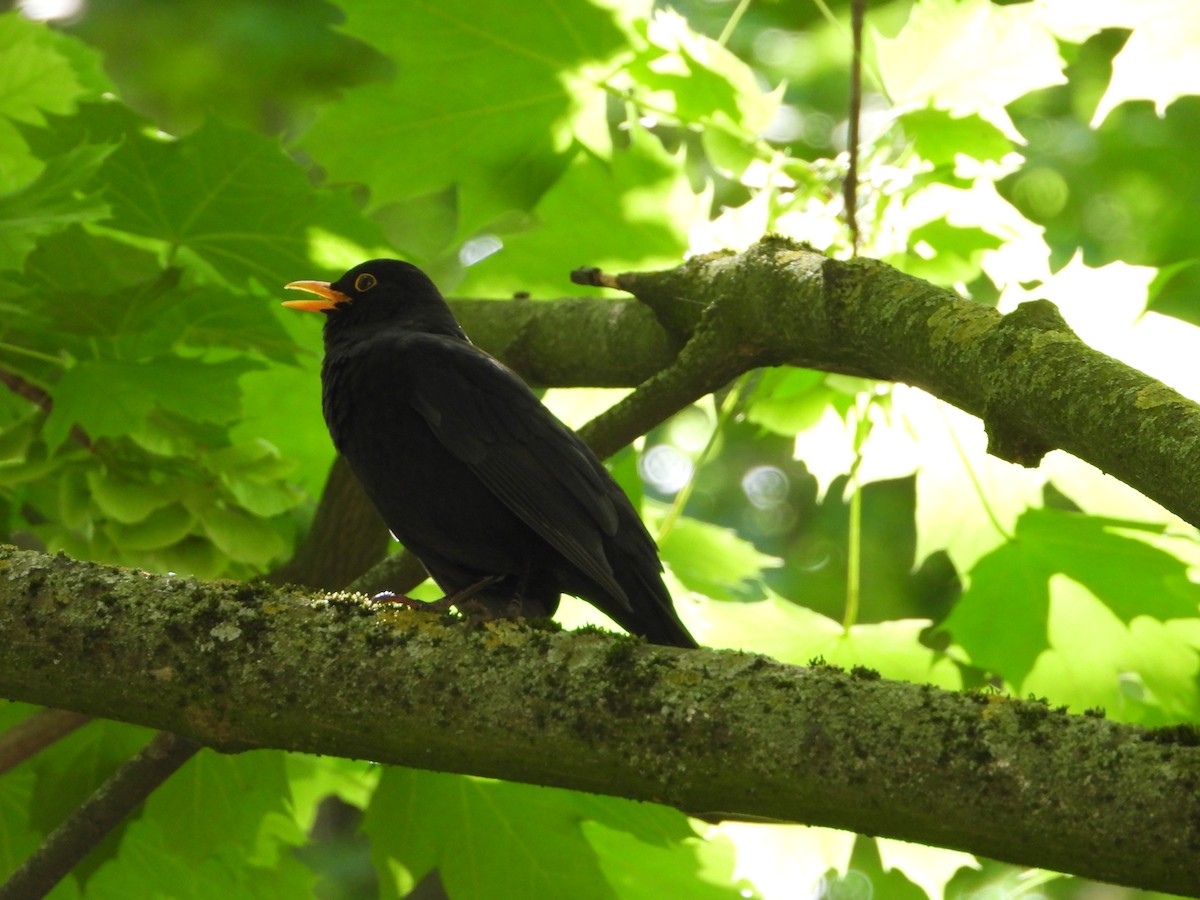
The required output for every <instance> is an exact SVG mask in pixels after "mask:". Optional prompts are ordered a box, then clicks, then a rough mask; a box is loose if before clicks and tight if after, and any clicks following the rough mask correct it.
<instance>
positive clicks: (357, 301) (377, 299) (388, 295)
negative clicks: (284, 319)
mask: <svg viewBox="0 0 1200 900" xmlns="http://www.w3.org/2000/svg"><path fill="white" fill-rule="evenodd" d="M285 287H287V288H291V289H293V290H298V291H307V292H308V293H310V294H316V298H314V299H311V300H285V301H284V303H283V305H284V306H287V307H289V308H291V309H299V310H304V311H306V312H323V313H325V314H326V316H327V317H328V318H327V319H326V322H325V333H326V335H327V336H333V335H336V334H338V333H347V334H349V333H351V332H357V331H360V330H364V329H370V330H374V329H378V328H384V327H388V326H397V327H401V328H406V329H409V330H412V331H424V332H428V333H432V334H445V335H449V336H451V337H458V338H463V339H464V340H465V339H466V335H464V334H463V331H462V328H460V327H459V325H458V322H457V321H455V318H454V314H453V313H452V312H450V307H449V306H447V305H446V300H445V298H443V297H442V294H441V292H440V291H439V290H438V289H437V286H436V285H434V283H433V282H432V281H430V279H429V276H428V275H426V274H425V273H424V272H422V271H421V270H420V269H418V268H417V267H416V266H414V265H412V264H411V263H406V262H401V261H400V260H398V259H371V260H367V262H365V263H359V264H358V265H357V266H355V267H354V268H353V269H350V270H349V271H348V272H346V274H345V275H343V276H342V277H341V278H339V279H338V280H337V281H333V282H329V281H293V282H291V283H290V284H287V285H285Z"/></svg>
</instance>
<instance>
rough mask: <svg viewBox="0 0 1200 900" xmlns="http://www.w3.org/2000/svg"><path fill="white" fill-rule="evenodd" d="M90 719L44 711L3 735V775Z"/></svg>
mask: <svg viewBox="0 0 1200 900" xmlns="http://www.w3.org/2000/svg"><path fill="white" fill-rule="evenodd" d="M90 720H91V716H85V715H84V714H83V713H77V712H70V711H69V710H65V709H43V710H39V711H38V712H35V713H34V714H33V715H31V716H30V717H29V718H28V719H25V720H24V721H22V722H18V723H17V724H16V725H14V726H13V727H12V728H10V729H8V731H6V732H4V734H0V774H3V773H4V772H7V771H8V770H9V769H11V768H13V767H14V766H17V765H20V764H21V763H23V762H24V761H25V760H27V759H29V757H31V756H34V755H35V754H37V753H39V752H40V751H42V750H44V749H45V748H46V747H49V746H50V745H51V744H53V743H54V742H55V741H57V740H59V739H60V738H62V737H65V736H66V735H68V734H70V733H71V732H72V731H74V730H75V729H76V728H78V727H79V726H80V725H82V724H84V723H85V722H88V721H90Z"/></svg>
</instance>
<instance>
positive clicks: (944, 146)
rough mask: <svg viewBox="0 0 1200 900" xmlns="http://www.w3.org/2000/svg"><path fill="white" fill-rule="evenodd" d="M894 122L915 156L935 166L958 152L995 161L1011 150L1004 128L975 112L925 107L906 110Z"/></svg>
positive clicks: (949, 160) (947, 163) (950, 163)
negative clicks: (953, 111)
mask: <svg viewBox="0 0 1200 900" xmlns="http://www.w3.org/2000/svg"><path fill="white" fill-rule="evenodd" d="M896 123H897V124H898V125H899V126H900V127H901V128H902V129H903V130H904V134H905V136H906V137H907V138H908V139H909V140H910V141H912V148H913V151H914V152H915V153H916V154H917V156H919V157H921V159H923V160H926V161H927V162H930V163H932V164H933V165H934V166H938V167H942V166H946V167H950V166H953V165H954V164H955V160H956V158H957V157H958V156H959V155H960V154H961V155H964V156H969V157H971V158H972V159H977V160H980V161H981V162H999V161H1000V160H1002V159H1003V158H1004V157H1005V156H1007V155H1008V154H1009V153H1011V152H1012V151H1013V142H1012V141H1011V140H1009V138H1007V137H1006V136H1005V135H1004V132H1002V131H1001V130H1000V129H999V128H997V127H996V126H995V125H993V124H992V123H990V122H987V121H984V120H983V119H981V118H980V117H979V116H977V115H964V116H955V115H951V114H950V113H948V112H946V111H944V110H940V109H934V108H932V107H926V108H924V109H913V110H909V111H908V112H906V113H904V114H902V115H901V116H899V117H897V119H896Z"/></svg>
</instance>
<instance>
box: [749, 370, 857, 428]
mask: <svg viewBox="0 0 1200 900" xmlns="http://www.w3.org/2000/svg"><path fill="white" fill-rule="evenodd" d="M834 394H835V392H833V391H831V390H829V389H828V388H827V387H825V373H824V372H818V371H816V370H815V369H795V368H791V367H783V366H780V367H778V368H774V369H766V370H764V371H763V373H762V377H761V378H760V379H759V381H758V384H756V385H755V387H754V394H753V395H752V396H751V398H750V403H749V405H748V406H747V408H746V418H747V419H748V420H750V421H751V422H753V423H754V424H755V425H761V426H762V427H763V428H766V429H768V430H770V431H773V432H775V433H776V434H782V435H784V436H786V437H791V436H793V435H795V434H796V433H798V432H800V431H803V430H804V429H806V428H809V427H811V426H813V425H815V424H816V423H817V421H818V420H819V419H820V418H821V415H822V414H823V413H824V412H825V408H826V407H827V406H829V403H830V401H831V399H832V397H833V396H834ZM838 396H839V397H840V396H842V395H840V394H839V395H838Z"/></svg>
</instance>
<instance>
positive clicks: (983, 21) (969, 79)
mask: <svg viewBox="0 0 1200 900" xmlns="http://www.w3.org/2000/svg"><path fill="white" fill-rule="evenodd" d="M875 50H876V58H877V60H878V63H879V71H880V73H881V74H882V76H883V81H884V86H885V88H886V89H887V92H888V95H889V96H890V97H891V98H892V100H893V101H894V102H895V103H896V104H898V105H911V106H914V107H920V106H925V105H927V104H930V103H932V104H933V105H934V106H936V107H938V108H939V109H946V110H951V111H953V112H956V113H960V114H965V113H972V112H988V113H991V114H993V115H996V114H999V115H1003V113H1002V112H1001V110H1002V107H1004V106H1005V105H1007V104H1009V103H1011V102H1012V101H1013V100H1015V99H1016V98H1017V97H1020V96H1021V95H1022V94H1026V93H1029V92H1030V91H1033V90H1037V89H1038V88H1043V87H1049V86H1050V85H1054V84H1062V83H1063V82H1064V81H1065V78H1064V76H1063V65H1064V64H1063V60H1062V58H1061V57H1060V56H1059V53H1058V46H1057V45H1056V43H1055V41H1054V36H1053V35H1052V34H1051V33H1050V31H1049V30H1048V29H1047V27H1046V25H1045V23H1044V22H1043V21H1042V19H1041V18H1040V14H1039V10H1038V7H1037V5H1036V4H1032V3H1019V4H1013V5H1009V6H997V5H996V4H994V3H991V2H989V0H961V2H960V0H924V2H921V3H917V4H914V5H913V7H912V12H911V13H910V15H909V19H908V22H907V23H906V24H905V26H904V28H902V29H901V31H900V33H899V34H898V35H897V36H896V37H894V38H885V37H882V36H880V35H876V36H875Z"/></svg>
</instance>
